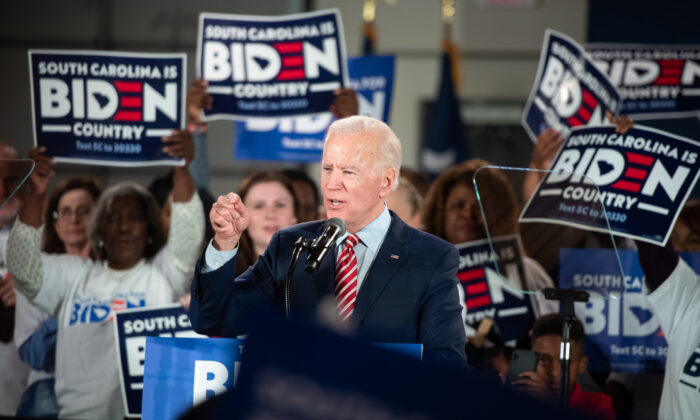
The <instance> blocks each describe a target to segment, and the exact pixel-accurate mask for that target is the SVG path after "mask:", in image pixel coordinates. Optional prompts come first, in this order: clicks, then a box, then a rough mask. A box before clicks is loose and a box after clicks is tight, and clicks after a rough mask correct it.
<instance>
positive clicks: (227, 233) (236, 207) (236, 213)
mask: <svg viewBox="0 0 700 420" xmlns="http://www.w3.org/2000/svg"><path fill="white" fill-rule="evenodd" d="M209 220H210V221H211V225H212V227H213V228H214V241H213V245H214V248H216V249H217V250H219V251H229V250H232V249H234V248H236V246H237V245H238V241H239V239H240V238H241V235H242V234H243V232H244V231H245V230H246V229H247V228H248V224H249V223H250V214H249V213H248V209H247V208H246V206H245V204H243V201H242V200H241V197H240V196H239V195H238V194H234V193H228V194H226V195H220V196H219V198H218V199H217V200H216V203H214V205H213V206H212V207H211V211H210V212H209Z"/></svg>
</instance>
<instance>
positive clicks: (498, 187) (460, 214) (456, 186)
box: [423, 159, 558, 318]
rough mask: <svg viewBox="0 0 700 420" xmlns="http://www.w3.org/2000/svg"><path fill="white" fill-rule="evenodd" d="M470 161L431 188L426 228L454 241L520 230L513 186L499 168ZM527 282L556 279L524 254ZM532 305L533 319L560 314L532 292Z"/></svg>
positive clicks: (535, 284) (530, 285)
mask: <svg viewBox="0 0 700 420" xmlns="http://www.w3.org/2000/svg"><path fill="white" fill-rule="evenodd" d="M489 165H490V164H489V163H488V162H486V161H483V160H479V159H471V160H468V161H466V162H463V163H460V164H458V165H454V166H452V167H450V168H448V169H447V170H445V171H443V172H442V173H441V174H440V176H439V177H438V178H437V179H436V180H435V182H433V184H432V185H431V186H430V190H428V195H427V197H426V200H425V205H424V210H423V215H424V216H423V217H424V225H425V230H426V231H427V232H429V233H432V234H433V235H436V236H439V237H441V238H442V239H445V240H446V241H448V242H450V243H452V244H455V245H457V244H461V243H465V242H470V241H475V240H478V239H484V238H486V228H487V227H488V233H489V235H490V236H491V237H497V236H503V235H509V234H517V233H519V226H518V213H519V211H520V206H519V205H518V201H517V198H516V196H515V192H514V190H513V186H512V185H511V184H510V182H509V181H508V179H507V178H506V176H505V175H504V174H503V172H502V171H501V170H500V169H497V168H494V167H488V166H489ZM475 176H476V180H477V187H478V188H479V195H480V196H481V202H482V206H483V210H484V214H486V222H484V220H483V218H482V217H481V209H480V208H479V202H478V200H477V197H476V191H475V189H474V181H473V179H474V178H475ZM523 268H524V271H525V279H524V280H525V284H524V285H523V286H524V287H526V288H527V289H529V290H542V289H543V288H544V287H553V283H552V279H551V278H550V277H549V275H547V273H546V272H545V271H544V269H543V268H542V267H541V266H540V264H539V263H537V261H535V260H533V259H532V258H530V257H527V256H525V257H524V258H523ZM532 307H533V309H534V311H535V314H534V315H535V317H536V318H537V317H539V316H541V315H544V314H546V313H550V312H557V311H558V307H557V305H556V303H554V302H552V301H548V300H546V299H544V297H543V296H541V295H537V296H534V299H533V300H532Z"/></svg>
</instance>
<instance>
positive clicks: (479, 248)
mask: <svg viewBox="0 0 700 420" xmlns="http://www.w3.org/2000/svg"><path fill="white" fill-rule="evenodd" d="M492 241H493V252H492V249H491V246H490V245H489V241H488V239H483V240H478V241H472V242H466V243H463V244H460V245H457V249H458V251H459V271H458V272H457V278H458V279H459V282H460V284H461V286H462V288H463V289H464V304H465V305H466V307H467V319H466V323H467V324H468V325H470V326H472V327H473V328H476V326H477V325H478V324H479V322H480V321H481V320H482V319H483V318H486V317H488V318H491V319H493V320H494V322H495V323H496V325H497V326H498V329H499V331H500V333H501V337H502V338H503V340H505V341H510V340H516V339H518V338H519V337H521V336H523V335H526V334H527V332H528V331H529V330H530V328H531V327H532V323H533V322H534V321H535V315H534V312H533V309H532V302H531V299H530V296H528V294H527V292H525V291H524V290H525V289H526V288H525V287H524V285H525V272H524V270H523V260H522V258H523V252H522V244H521V242H520V236H519V235H507V236H501V237H495V238H492ZM496 264H497V265H498V266H496ZM533 292H535V291H533Z"/></svg>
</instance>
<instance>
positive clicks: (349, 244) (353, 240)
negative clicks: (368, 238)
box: [345, 233, 360, 249]
mask: <svg viewBox="0 0 700 420" xmlns="http://www.w3.org/2000/svg"><path fill="white" fill-rule="evenodd" d="M359 243H360V238H358V237H357V235H355V234H354V233H351V234H349V235H348V237H347V238H346V239H345V248H346V249H347V248H353V249H354V248H355V246H356V245H357V244H359Z"/></svg>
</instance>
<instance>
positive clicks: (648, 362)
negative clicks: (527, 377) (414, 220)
mask: <svg viewBox="0 0 700 420" xmlns="http://www.w3.org/2000/svg"><path fill="white" fill-rule="evenodd" d="M618 252H619V255H620V261H621V262H622V273H624V275H623V274H622V273H620V268H619V267H620V266H619V265H618V262H617V257H616V256H615V251H614V250H612V249H571V248H564V249H561V250H560V252H559V258H560V259H559V262H560V264H559V285H560V286H561V287H562V288H564V289H577V290H586V291H589V292H591V295H598V296H600V295H603V296H608V295H619V298H614V299H603V298H600V297H593V298H591V299H590V300H589V301H588V302H576V303H575V304H574V309H575V311H576V316H577V317H578V318H579V319H580V320H581V322H582V323H583V326H584V328H585V330H586V341H587V342H586V350H587V351H586V353H587V355H588V357H589V365H588V366H589V369H590V370H593V371H607V370H610V371H612V372H628V373H653V372H663V370H664V366H665V363H666V353H667V350H668V348H667V344H666V340H665V338H664V335H663V332H662V331H661V325H660V323H659V320H658V318H657V317H656V316H655V315H654V314H653V311H652V306H651V304H650V303H649V302H648V301H647V299H646V296H645V293H644V291H645V286H644V273H643V272H642V267H641V265H640V264H639V259H638V258H637V252H636V251H632V250H618ZM591 262H594V263H591Z"/></svg>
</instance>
